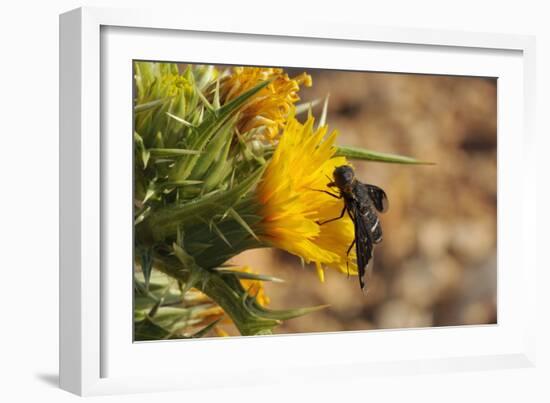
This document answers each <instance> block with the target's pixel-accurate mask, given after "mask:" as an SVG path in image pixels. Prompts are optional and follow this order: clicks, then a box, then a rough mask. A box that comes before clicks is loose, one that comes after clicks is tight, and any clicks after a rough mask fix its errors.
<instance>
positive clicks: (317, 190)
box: [309, 189, 343, 199]
mask: <svg viewBox="0 0 550 403" xmlns="http://www.w3.org/2000/svg"><path fill="white" fill-rule="evenodd" d="M309 190H314V191H315V192H323V193H326V194H328V195H329V196H332V197H334V198H335V199H341V198H342V197H343V196H342V195H337V194H334V193H331V192H329V191H328V190H321V189H309Z"/></svg>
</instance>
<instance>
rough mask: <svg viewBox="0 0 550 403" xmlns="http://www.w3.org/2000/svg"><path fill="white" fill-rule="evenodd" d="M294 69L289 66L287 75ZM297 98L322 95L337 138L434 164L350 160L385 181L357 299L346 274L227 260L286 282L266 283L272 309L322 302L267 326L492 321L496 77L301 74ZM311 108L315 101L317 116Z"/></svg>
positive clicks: (272, 258)
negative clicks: (304, 81)
mask: <svg viewBox="0 0 550 403" xmlns="http://www.w3.org/2000/svg"><path fill="white" fill-rule="evenodd" d="M301 71H303V70H295V71H294V70H290V71H289V74H290V75H291V76H292V75H294V73H299V72H301ZM308 73H310V74H311V75H312V77H313V87H312V88H309V89H304V90H302V91H301V97H302V100H303V101H310V100H314V99H318V98H324V97H325V96H326V95H327V94H330V102H329V113H328V119H327V122H328V124H329V128H331V129H338V131H339V132H340V137H339V140H338V142H339V144H345V145H357V146H362V147H366V148H370V149H373V150H376V151H383V152H389V153H397V154H403V155H409V156H412V157H416V158H419V159H422V160H429V161H433V162H435V163H436V165H434V166H407V165H391V164H382V163H374V162H354V163H353V165H354V167H355V169H356V172H357V176H358V177H359V178H360V180H361V181H363V182H367V183H372V184H375V185H378V186H380V187H382V188H383V189H385V191H386V193H387V194H388V198H389V200H390V210H389V212H388V213H386V214H383V215H381V221H382V225H383V230H384V241H383V242H382V243H381V244H379V245H377V247H376V249H375V260H374V277H373V279H372V281H371V283H370V291H369V292H368V293H367V295H364V294H363V293H362V292H361V291H360V289H359V285H358V281H357V278H356V277H350V278H349V279H348V278H347V277H346V275H342V274H341V273H338V272H336V271H333V270H326V280H325V283H320V282H319V280H318V278H317V276H316V274H315V270H314V269H313V268H312V267H305V268H302V266H301V265H300V262H299V260H298V259H297V258H295V257H293V256H291V255H288V254H285V253H284V252H281V251H274V250H256V251H249V252H247V253H245V254H243V255H241V256H239V257H238V258H237V260H236V262H237V263H243V264H248V265H250V266H251V267H252V268H255V269H256V270H258V271H261V272H262V273H269V274H272V275H275V276H278V277H281V278H283V279H284V280H285V281H286V283H285V284H284V285H281V284H270V283H267V285H266V289H267V293H268V295H269V296H270V297H271V301H272V302H271V306H272V307H276V308H290V307H298V306H310V305H318V304H330V307H329V308H327V309H324V310H322V311H320V312H317V313H314V314H311V315H307V316H305V317H302V318H298V319H293V320H289V321H286V322H285V323H284V325H282V326H280V327H278V328H277V329H276V333H296V332H324V331H342V330H363V329H384V328H403V327H426V326H454V325H474V324H491V323H496V320H497V314H496V295H497V272H496V213H497V196H496V195H497V149H496V146H497V137H496V130H497V119H496V111H497V104H496V102H497V101H496V91H497V87H496V80H495V79H486V78H473V77H451V76H430V75H412V74H383V73H362V72H361V73H356V72H338V71H322V70H318V71H315V70H308ZM320 110H321V106H320V105H319V106H317V107H316V108H315V109H314V113H315V114H316V115H317V116H318V115H319V113H320Z"/></svg>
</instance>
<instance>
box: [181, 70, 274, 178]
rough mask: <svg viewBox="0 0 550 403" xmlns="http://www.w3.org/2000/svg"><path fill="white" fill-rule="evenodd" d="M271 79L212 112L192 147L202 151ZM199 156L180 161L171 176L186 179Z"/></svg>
mask: <svg viewBox="0 0 550 403" xmlns="http://www.w3.org/2000/svg"><path fill="white" fill-rule="evenodd" d="M270 82H271V81H264V82H262V83H260V84H258V85H257V86H255V87H253V88H251V89H250V90H248V91H246V92H244V93H243V94H241V95H239V96H238V97H236V98H235V99H232V100H231V101H229V102H228V103H226V104H225V105H223V106H222V107H221V108H220V109H218V110H217V111H216V113H210V115H209V116H207V117H206V118H205V119H204V121H203V122H202V123H201V124H200V126H199V127H197V129H196V132H197V133H196V140H195V141H194V142H193V144H192V149H194V150H197V151H202V150H203V149H204V147H205V146H206V145H207V144H208V142H209V141H210V139H211V138H212V136H213V135H214V134H215V133H216V132H217V131H218V130H219V129H220V127H222V125H223V124H224V123H225V122H226V120H227V119H228V118H230V117H231V116H233V114H235V113H236V112H237V111H238V110H239V108H241V107H242V106H243V105H244V104H245V103H246V102H247V101H248V100H249V99H250V98H252V97H253V96H254V95H256V94H257V93H258V92H259V91H261V90H262V89H263V88H264V87H265V86H266V85H268V84H269V83H270ZM198 159H199V157H198V156H189V158H184V159H182V160H181V161H179V162H178V164H177V165H176V167H175V168H174V170H173V172H172V173H171V177H172V179H173V180H184V179H187V177H188V176H189V175H190V174H191V172H192V170H193V169H194V167H195V164H196V163H197V161H198Z"/></svg>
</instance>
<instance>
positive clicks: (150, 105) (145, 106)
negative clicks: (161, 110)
mask: <svg viewBox="0 0 550 403" xmlns="http://www.w3.org/2000/svg"><path fill="white" fill-rule="evenodd" d="M171 99H172V97H167V98H162V99H156V100H154V101H151V102H146V103H144V104H139V105H136V106H134V112H135V113H140V112H145V111H148V110H151V109H155V108H158V107H159V106H161V105H163V104H165V103H166V102H168V101H170V100H171Z"/></svg>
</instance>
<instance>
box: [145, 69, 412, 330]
mask: <svg viewBox="0 0 550 403" xmlns="http://www.w3.org/2000/svg"><path fill="white" fill-rule="evenodd" d="M134 72H135V77H134V78H135V103H134V130H135V131H134V220H135V221H134V226H135V237H134V242H135V245H134V247H135V253H134V256H135V270H134V291H135V292H134V307H135V309H134V324H135V328H134V333H135V339H136V340H158V339H170V338H193V337H202V336H204V335H206V334H208V333H210V332H211V331H214V332H216V333H217V334H218V335H224V334H225V333H224V331H223V329H222V328H221V327H220V326H219V325H220V324H221V323H227V322H232V323H233V324H234V325H235V326H236V328H237V329H238V331H239V332H240V334H242V335H258V334H270V333H271V332H272V330H273V329H274V328H275V327H276V326H278V325H279V324H280V323H281V322H282V321H284V320H288V319H292V318H295V317H298V316H301V315H306V314H308V313H311V312H313V311H316V310H318V309H323V308H324V307H325V306H314V307H296V308H294V309H289V310H273V309H269V307H268V305H269V297H268V296H267V295H265V291H264V288H263V283H264V282H266V281H271V282H279V283H281V282H282V281H281V280H280V279H278V278H276V277H272V276H267V275H263V274H261V268H253V269H251V268H248V267H234V266H231V265H230V264H229V263H228V262H229V261H230V259H231V258H233V257H234V256H236V255H238V254H240V253H241V252H243V251H245V250H249V249H256V248H279V249H282V250H285V251H287V252H289V253H291V254H293V255H295V256H296V257H297V258H298V259H301V260H302V261H303V262H304V263H305V264H309V263H312V264H314V266H315V268H316V270H317V273H318V276H319V278H320V280H321V281H323V280H324V270H325V269H326V268H333V269H336V270H338V271H340V272H344V273H347V272H348V270H349V272H350V273H351V274H356V273H357V267H356V264H355V255H354V253H353V252H352V253H350V256H347V255H346V250H347V248H348V246H349V244H351V242H352V241H353V236H354V232H353V224H352V223H351V221H350V220H349V219H348V218H344V219H342V220H338V221H334V222H331V223H329V224H327V225H323V226H320V225H319V224H318V223H319V222H320V221H323V220H326V219H327V218H332V217H334V216H337V215H338V214H339V212H340V210H341V208H342V204H341V202H339V201H338V200H335V199H332V198H327V197H323V194H322V193H320V192H317V191H315V190H314V189H326V184H327V176H330V175H331V173H332V171H333V169H334V168H335V167H336V166H339V165H346V164H349V163H350V162H349V161H348V158H349V159H363V160H371V161H381V162H392V163H404V164H417V163H422V162H421V161H417V160H414V159H412V158H409V157H402V156H397V155H389V154H382V153H377V152H373V151H370V150H365V149H358V148H353V147H344V146H337V145H336V139H337V137H338V133H337V132H336V131H332V132H330V133H329V130H328V127H327V125H326V122H325V120H326V110H327V102H325V103H324V108H323V112H322V113H321V116H320V119H319V121H318V122H316V121H315V118H314V117H313V115H312V112H311V107H310V106H311V105H310V106H309V107H308V105H304V104H298V102H299V100H300V99H299V90H300V87H301V86H309V85H311V84H312V82H311V77H309V75H307V74H306V73H304V74H301V75H300V76H297V77H293V78H291V77H289V76H288V75H287V74H286V73H285V72H284V71H283V70H282V69H271V68H252V67H234V68H228V69H219V68H217V67H214V66H200V65H188V66H185V67H181V66H178V65H176V64H170V63H152V62H136V63H135V65H134ZM280 286H284V283H283V284H280Z"/></svg>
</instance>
